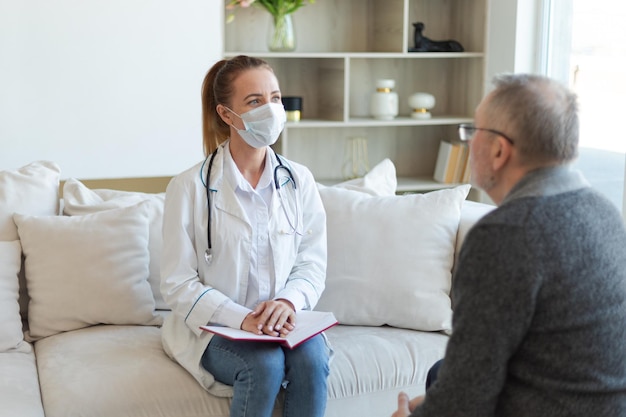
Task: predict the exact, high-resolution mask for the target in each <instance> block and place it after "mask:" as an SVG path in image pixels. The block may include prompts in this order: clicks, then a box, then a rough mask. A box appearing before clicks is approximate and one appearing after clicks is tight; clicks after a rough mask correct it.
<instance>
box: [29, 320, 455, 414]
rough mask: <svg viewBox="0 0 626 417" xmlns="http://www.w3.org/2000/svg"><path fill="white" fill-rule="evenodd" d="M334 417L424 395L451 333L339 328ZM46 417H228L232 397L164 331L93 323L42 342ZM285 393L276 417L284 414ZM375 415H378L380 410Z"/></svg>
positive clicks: (384, 410)
mask: <svg viewBox="0 0 626 417" xmlns="http://www.w3.org/2000/svg"><path fill="white" fill-rule="evenodd" d="M326 334H327V336H328V338H329V340H330V343H331V344H332V345H333V347H334V350H335V357H334V359H333V361H332V362H331V366H330V368H331V369H330V376H329V378H328V382H329V387H328V407H327V412H326V416H327V417H345V416H350V415H390V414H391V412H392V411H393V407H394V404H395V402H396V397H397V395H398V392H399V391H400V390H405V391H407V392H409V393H411V394H412V395H417V394H420V393H422V392H423V387H424V381H425V379H426V374H427V372H428V369H429V368H430V366H431V365H432V364H433V363H434V362H435V361H436V360H438V359H440V358H441V357H442V356H443V353H444V350H445V346H446V343H447V340H448V338H447V336H445V335H442V334H440V333H426V332H416V331H413V330H405V329H394V328H391V327H360V326H335V327H333V328H331V329H329V330H328V331H327V332H326ZM35 351H36V353H37V358H38V361H37V362H38V369H39V378H40V381H41V389H42V392H44V396H43V400H44V406H45V409H46V417H65V416H74V415H76V416H78V415H80V416H83V417H96V416H102V417H108V416H118V417H134V416H141V417H167V416H177V417H199V416H220V417H227V416H228V415H229V406H230V398H225V397H215V396H212V395H210V394H208V393H207V392H206V391H204V389H203V388H202V387H201V386H200V384H198V383H197V382H196V380H195V379H194V378H193V377H192V376H191V375H190V374H189V373H187V372H186V371H185V370H184V369H183V368H182V367H180V366H179V365H178V364H176V363H175V362H173V361H172V360H171V359H169V358H168V357H167V355H166V354H165V353H164V352H163V348H162V345H161V337H160V330H159V329H158V328H155V327H147V326H106V325H101V326H93V327H90V328H86V329H80V330H75V331H71V332H65V333H60V334H57V335H54V336H51V337H47V338H45V339H42V340H39V341H37V342H36V343H35ZM281 403H282V396H279V401H278V406H277V407H276V409H275V410H274V414H273V416H275V417H277V416H280V415H282V413H281ZM374 411H376V412H374Z"/></svg>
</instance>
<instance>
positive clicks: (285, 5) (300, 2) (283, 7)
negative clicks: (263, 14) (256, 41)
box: [226, 0, 315, 23]
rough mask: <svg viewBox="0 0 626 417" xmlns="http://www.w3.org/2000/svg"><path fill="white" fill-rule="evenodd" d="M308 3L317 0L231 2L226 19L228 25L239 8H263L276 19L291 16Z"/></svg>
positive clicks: (227, 6) (227, 4)
mask: <svg viewBox="0 0 626 417" xmlns="http://www.w3.org/2000/svg"><path fill="white" fill-rule="evenodd" d="M307 3H309V4H313V3H315V0H229V1H228V2H227V3H226V10H228V12H229V13H228V16H227V17H226V23H229V22H232V21H233V20H234V19H235V11H236V9H237V8H247V7H250V6H257V7H262V8H264V9H265V10H267V11H268V12H269V13H270V14H271V15H272V16H274V18H276V17H279V16H285V15H288V14H291V13H293V12H295V11H296V10H298V9H299V8H300V7H302V6H304V5H305V4H307Z"/></svg>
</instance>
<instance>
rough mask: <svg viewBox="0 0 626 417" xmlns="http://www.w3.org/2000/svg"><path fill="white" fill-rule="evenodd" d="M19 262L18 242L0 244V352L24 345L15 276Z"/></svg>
mask: <svg viewBox="0 0 626 417" xmlns="http://www.w3.org/2000/svg"><path fill="white" fill-rule="evenodd" d="M21 261H22V247H21V246H20V242H19V240H15V241H13V242H0V317H1V318H2V319H1V320H0V352H6V351H8V350H12V349H16V350H21V348H22V345H24V335H23V333H22V319H21V317H20V306H19V304H18V302H17V299H18V293H19V285H18V281H17V275H18V273H19V271H20V263H21ZM24 347H26V346H24Z"/></svg>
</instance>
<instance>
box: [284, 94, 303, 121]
mask: <svg viewBox="0 0 626 417" xmlns="http://www.w3.org/2000/svg"><path fill="white" fill-rule="evenodd" d="M282 101H283V106H285V113H286V114H287V121H288V122H299V121H300V117H301V112H302V97H283V98H282Z"/></svg>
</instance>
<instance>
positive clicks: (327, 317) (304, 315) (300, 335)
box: [200, 310, 339, 349]
mask: <svg viewBox="0 0 626 417" xmlns="http://www.w3.org/2000/svg"><path fill="white" fill-rule="evenodd" d="M338 323H339V322H338V321H337V319H336V318H335V315H334V314H333V313H331V312H325V311H308V310H301V311H298V312H297V313H296V326H295V328H294V329H293V330H292V331H290V332H289V334H288V335H287V336H286V337H282V336H269V335H257V334H254V333H250V332H248V331H246V330H241V329H233V328H231V327H224V326H200V329H202V330H204V331H206V332H210V333H214V334H218V335H220V336H222V337H225V338H227V339H231V340H242V341H253V342H273V343H280V344H282V345H284V346H286V347H288V348H290V349H293V348H295V347H296V346H298V345H300V344H301V343H304V342H306V341H307V340H309V339H310V338H312V337H313V336H315V335H317V334H319V333H322V332H323V331H324V330H328V329H330V328H331V327H333V326H334V325H336V324H338Z"/></svg>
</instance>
